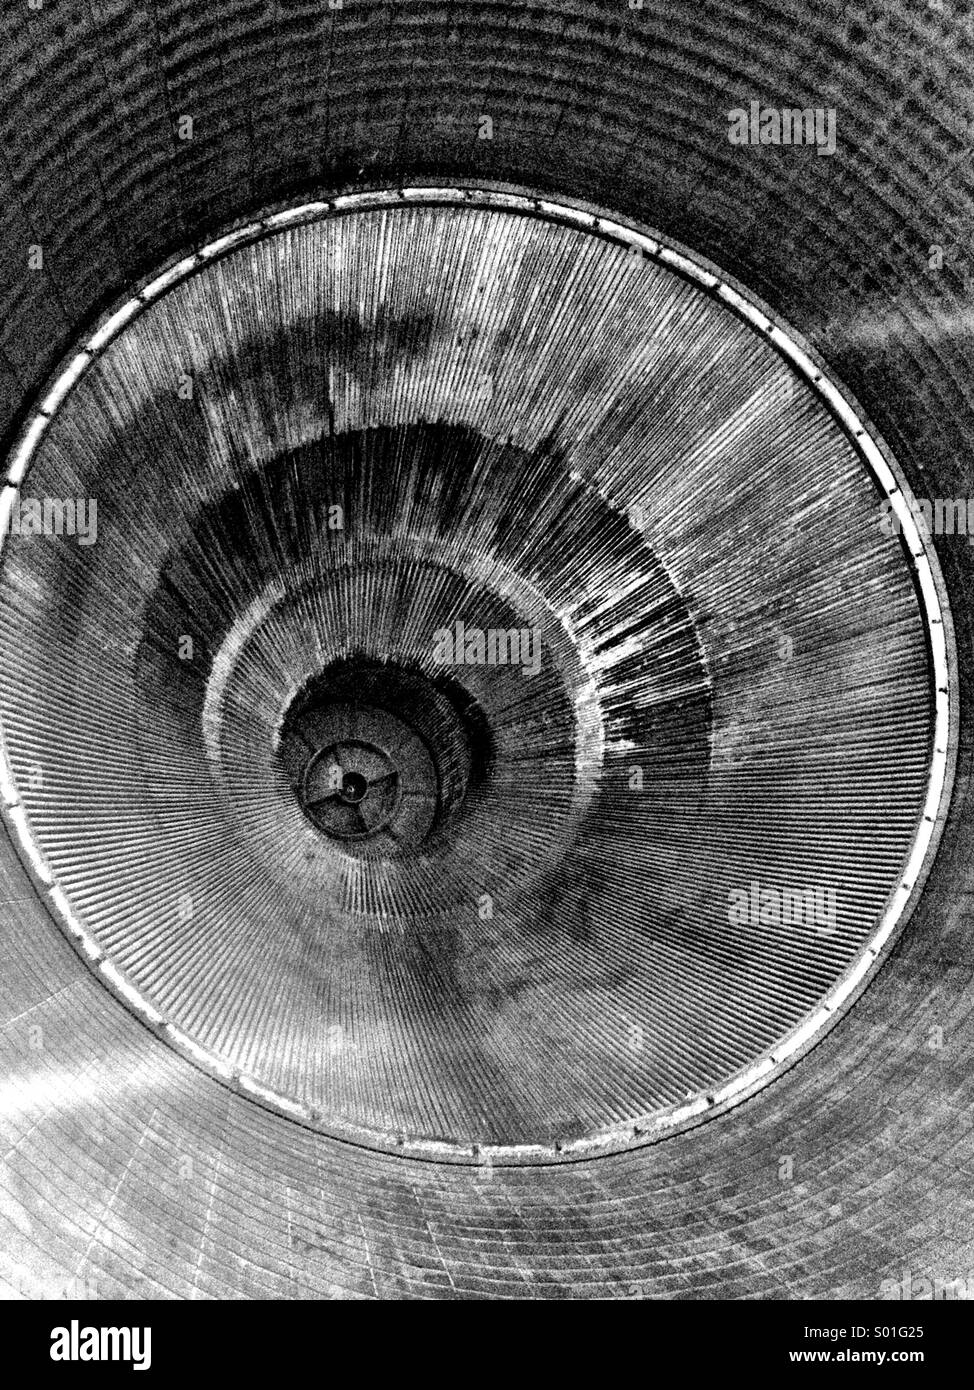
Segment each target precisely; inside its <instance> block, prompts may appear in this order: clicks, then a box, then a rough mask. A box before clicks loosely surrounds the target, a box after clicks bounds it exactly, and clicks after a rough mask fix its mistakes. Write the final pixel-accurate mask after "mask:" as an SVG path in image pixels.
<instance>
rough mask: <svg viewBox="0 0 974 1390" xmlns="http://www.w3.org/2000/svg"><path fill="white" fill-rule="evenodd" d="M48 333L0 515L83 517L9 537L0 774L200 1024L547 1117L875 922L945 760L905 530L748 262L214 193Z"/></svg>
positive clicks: (232, 1045)
mask: <svg viewBox="0 0 974 1390" xmlns="http://www.w3.org/2000/svg"><path fill="white" fill-rule="evenodd" d="M67 372H68V375H67V376H63V377H61V378H59V383H60V384H56V385H55V386H53V387H52V389H51V391H50V392H49V393H48V395H47V397H46V398H45V400H44V402H43V403H42V409H41V413H40V414H39V415H38V416H36V417H35V418H34V419H33V420H32V421H30V422H28V425H27V427H26V430H25V433H24V436H23V439H22V441H21V444H20V446H19V448H18V449H17V450H16V451H15V454H14V456H13V460H12V464H11V472H10V482H9V483H8V487H7V489H6V494H5V501H6V506H7V514H8V515H11V514H12V513H13V511H14V510H15V509H17V508H21V507H22V505H23V502H24V500H25V499H29V498H36V499H41V498H59V499H78V500H79V501H80V500H81V499H91V500H92V501H94V502H95V503H96V504H97V526H98V538H99V544H98V545H97V546H90V547H88V546H85V545H80V544H79V545H64V544H62V545H58V546H49V545H45V544H44V543H43V540H42V538H40V537H36V536H33V535H30V534H26V533H25V532H24V530H23V529H21V530H18V529H17V528H15V527H12V528H11V529H10V533H9V534H8V536H7V538H6V541H5V546H4V551H3V567H2V573H0V637H2V640H3V642H4V647H5V650H6V651H7V652H8V653H9V654H10V656H9V660H8V661H7V662H6V663H5V665H4V667H3V670H2V673H0V720H2V728H3V739H4V752H5V759H6V765H5V770H4V779H5V783H6V786H5V800H6V803H7V815H8V818H9V819H10V822H11V825H12V828H13V829H14V831H15V833H16V834H17V836H18V838H19V841H20V843H21V844H22V846H23V847H24V852H25V854H26V856H27V859H28V861H29V862H30V863H31V865H32V867H33V869H34V870H35V872H36V873H37V875H38V879H39V881H40V883H41V884H42V886H43V888H44V891H45V892H46V893H47V894H48V897H49V899H50V901H51V903H52V907H53V908H54V909H55V910H56V911H57V912H58V913H59V914H60V917H61V920H62V922H63V923H64V925H65V926H66V928H67V930H68V931H69V933H70V934H71V935H72V937H73V939H74V940H75V941H76V943H77V944H78V945H79V948H80V949H82V950H83V951H84V952H85V954H86V957H87V958H88V959H89V960H90V962H91V963H92V965H93V967H94V968H97V969H99V970H100V971H101V973H102V976H103V978H104V979H105V981H106V983H107V984H109V985H110V986H111V987H112V988H114V989H115V990H116V992H119V993H121V994H122V996H123V997H124V998H125V999H126V1001H127V1002H128V1004H129V1005H130V1007H133V1008H134V1009H136V1010H137V1011H138V1012H140V1013H141V1014H142V1016H143V1018H145V1019H146V1020H147V1021H148V1022H149V1023H150V1025H151V1026H153V1027H154V1028H156V1029H157V1030H159V1031H160V1032H161V1033H162V1034H163V1035H164V1036H165V1037H166V1038H167V1040H168V1041H169V1042H171V1043H172V1044H173V1045H175V1046H176V1047H177V1048H179V1049H180V1050H181V1051H183V1052H184V1053H185V1054H186V1055H188V1056H190V1057H192V1058H193V1060H194V1061H196V1062H197V1063H199V1064H200V1065H202V1066H204V1067H206V1068H207V1069H208V1070H210V1071H211V1072H212V1073H213V1074H215V1075H217V1076H219V1077H220V1078H221V1079H223V1080H224V1081H226V1082H227V1083H228V1084H230V1085H233V1086H235V1087H237V1088H242V1089H243V1090H244V1091H245V1092H246V1093H247V1094H248V1095H250V1096H251V1097H252V1098H253V1099H256V1100H258V1101H260V1102H262V1103H263V1104H265V1105H266V1106H269V1107H270V1108H273V1109H277V1110H279V1111H281V1112H283V1113H285V1114H288V1115H290V1116H292V1117H293V1118H295V1119H297V1120H299V1121H301V1122H302V1123H304V1124H305V1125H309V1126H313V1127H316V1128H320V1129H323V1130H325V1131H327V1132H328V1133H330V1134H332V1135H336V1136H338V1137H341V1138H347V1139H351V1140H354V1141H356V1142H358V1143H363V1144H366V1145H369V1146H371V1147H375V1148H378V1149H392V1150H396V1151H400V1152H407V1153H411V1154H414V1155H418V1156H425V1157H432V1158H442V1159H449V1160H459V1161H469V1160H470V1159H471V1158H472V1157H474V1156H482V1155H483V1154H484V1153H485V1152H489V1153H491V1154H493V1156H494V1157H495V1158H496V1160H497V1161H499V1162H507V1163H519V1162H530V1161H549V1160H557V1159H563V1158H569V1157H578V1156H581V1155H586V1154H593V1153H599V1152H602V1151H606V1150H612V1149H617V1148H621V1147H629V1146H631V1145H634V1144H640V1143H644V1142H647V1141H649V1140H651V1139H654V1138H657V1137H659V1136H660V1135H662V1134H665V1133H667V1132H669V1131H671V1130H672V1129H674V1128H675V1127H678V1126H680V1125H682V1124H685V1123H687V1122H689V1121H691V1120H694V1119H696V1118H699V1117H700V1116H701V1115H703V1114H706V1113H708V1112H711V1111H713V1112H716V1110H718V1109H719V1108H721V1107H722V1106H724V1105H726V1104H727V1103H730V1102H731V1101H733V1100H735V1099H739V1098H741V1097H743V1096H744V1095H746V1094H748V1093H749V1092H750V1090H752V1089H753V1088H754V1086H755V1085H757V1084H758V1083H760V1082H763V1081H765V1080H767V1079H769V1078H770V1077H771V1076H773V1075H774V1074H775V1073H776V1071H777V1070H778V1069H780V1067H781V1066H782V1065H783V1064H784V1063H785V1061H786V1060H787V1059H788V1058H789V1057H791V1056H793V1055H794V1053H795V1051H796V1049H797V1048H798V1047H800V1046H805V1045H807V1043H808V1042H809V1041H810V1040H811V1039H812V1038H813V1037H814V1036H815V1035H816V1033H817V1032H818V1030H819V1029H820V1028H821V1027H823V1026H825V1025H826V1024H827V1023H828V1022H829V1020H830V1017H831V1016H833V1015H834V1013H835V1012H836V1011H837V1009H838V1008H839V1007H840V1005H841V1004H842V1003H843V1001H845V1000H846V999H847V998H848V997H849V996H850V995H851V994H852V992H853V991H854V989H855V988H857V987H858V985H859V984H860V983H861V981H862V980H863V979H864V978H865V975H866V974H867V973H868V971H869V970H870V969H872V968H873V965H874V963H875V962H876V960H877V959H878V957H879V956H880V953H881V950H882V947H883V946H884V944H885V943H886V942H887V941H888V940H889V939H891V937H892V935H893V933H894V932H895V929H896V926H897V924H898V922H899V920H900V916H901V912H902V909H903V907H904V905H905V903H906V901H907V898H908V896H909V893H910V891H911V889H912V888H913V886H914V884H915V882H916V880H917V877H918V876H919V874H920V872H921V871H922V867H923V864H924V862H925V858H926V856H927V854H928V851H929V850H930V848H931V845H932V836H933V826H934V822H935V819H936V815H937V811H938V808H939V806H940V802H941V799H942V796H943V794H944V789H945V784H946V780H947V775H948V768H947V755H946V728H947V723H948V720H949V715H950V711H949V709H948V695H949V686H948V683H947V646H946V640H945V636H944V627H943V615H942V613H941V612H940V609H939V607H938V600H937V587H936V584H935V582H934V580H935V571H934V569H933V561H932V558H931V556H929V555H928V554H927V553H926V551H925V549H924V547H923V546H922V544H921V543H920V541H919V538H918V537H917V536H916V533H915V530H914V531H913V532H909V531H908V530H907V529H904V528H902V527H901V528H900V531H901V533H900V534H897V533H896V529H897V528H894V527H892V526H891V525H890V524H889V518H890V515H891V508H893V510H894V511H895V505H898V504H897V501H896V499H897V498H899V499H900V502H902V490H901V488H900V486H899V484H898V482H897V479H896V477H895V475H894V472H893V471H892V465H891V464H890V462H889V460H888V459H887V458H886V456H885V454H884V453H883V452H882V451H881V449H880V447H879V446H878V444H877V443H876V442H875V441H874V440H873V439H872V438H871V437H870V436H869V435H868V434H867V432H866V430H865V427H864V425H862V423H861V422H860V421H859V419H858V417H857V416H856V415H855V413H854V411H853V410H852V407H851V406H850V405H849V404H848V403H847V402H846V400H845V398H844V397H843V396H842V395H841V393H840V392H839V391H838V389H837V388H836V387H835V386H834V385H833V384H832V383H831V382H829V381H828V380H826V379H825V377H824V375H823V373H822V372H821V371H820V370H819V369H818V368H817V367H816V366H815V364H814V363H813V362H812V361H811V360H810V359H809V358H807V357H806V356H805V354H804V351H803V349H802V348H801V347H800V346H799V345H797V344H796V343H795V342H794V340H793V339H791V338H790V337H789V335H788V334H787V333H786V332H785V330H784V328H783V326H782V325H780V324H777V323H775V322H773V321H770V320H769V319H768V318H767V315H766V314H764V313H763V311H762V310H761V308H760V306H757V305H755V304H754V303H753V301H751V300H750V298H749V297H747V296H746V295H743V294H742V292H741V291H740V289H739V288H736V287H734V286H732V285H730V284H729V283H728V282H727V281H726V280H724V279H722V278H721V277H720V276H718V275H717V274H715V273H713V272H712V271H711V270H710V269H709V268H706V267H702V266H701V265H700V264H699V263H697V262H696V261H694V260H693V259H692V258H690V257H688V255H687V254H686V253H684V252H683V251H682V250H681V249H679V248H673V247H670V246H667V245H662V244H661V243H660V242H659V240H658V239H656V238H653V237H649V236H646V235H643V234H641V233H639V232H637V231H635V230H630V229H627V228H625V227H622V226H621V225H619V224H617V223H613V222H611V221H609V220H608V219H606V218H604V217H596V216H594V215H591V214H589V213H584V214H583V213H581V212H580V211H579V210H577V209H573V208H569V207H560V206H556V205H554V204H548V203H545V204H542V203H540V202H539V201H538V200H536V199H533V198H530V197H526V196H522V195H518V194H506V195H500V194H494V195H491V194H487V193H478V192H476V191H475V190H471V189H464V190H447V189H439V190H437V189H430V190H427V191H426V192H423V191H421V190H411V191H409V193H408V196H407V194H406V193H405V192H404V191H403V190H397V191H395V192H390V193H389V194H375V195H366V196H363V197H361V198H358V199H355V198H347V199H339V200H336V201H334V202H332V203H329V204H322V205H319V206H316V207H313V208H306V209H304V210H303V211H296V212H292V213H283V214H281V215H279V216H278V217H276V218H270V219H266V220H265V221H263V222H261V223H259V224H252V225H250V226H247V227H244V228H241V229H240V230H239V231H237V232H236V233H234V234H231V235H229V236H227V237H224V238H221V240H220V242H219V243H217V244H216V245H215V246H213V247H211V248H208V249H206V250H204V251H202V252H201V253H198V254H196V255H194V256H193V257H191V258H189V259H188V260H185V261H183V262H179V263H177V264H176V265H175V267H173V268H172V269H171V270H167V271H165V272H163V273H162V274H161V275H160V276H158V277H156V279H155V280H154V281H153V282H152V283H151V284H149V285H148V286H146V287H144V288H143V290H142V292H141V293H140V295H139V296H137V297H135V298H133V299H131V300H130V301H128V303H127V304H126V305H125V306H122V307H121V308H120V309H119V310H117V311H115V312H114V313H113V314H112V315H110V316H109V319H108V323H107V326H106V327H104V328H103V329H100V330H99V331H98V332H97V333H96V334H95V336H94V338H92V339H90V340H89V342H88V344H87V345H86V346H84V347H83V348H82V349H81V350H79V352H78V353H77V354H76V355H75V356H74V357H73V358H72V359H71V364H69V366H68V368H67ZM908 515H909V513H908V511H904V516H906V517H908ZM28 529H29V528H28Z"/></svg>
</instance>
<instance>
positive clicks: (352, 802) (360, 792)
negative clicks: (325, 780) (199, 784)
mask: <svg viewBox="0 0 974 1390" xmlns="http://www.w3.org/2000/svg"><path fill="white" fill-rule="evenodd" d="M392 775H395V774H392ZM368 790H369V782H368V778H366V777H363V776H362V774H361V772H345V773H343V774H342V787H341V791H340V792H339V793H338V794H339V796H340V797H341V799H342V800H343V801H344V802H346V803H347V804H348V805H349V806H357V805H358V803H359V802H360V801H361V800H362V799H363V798H364V796H365V794H366V792H367V791H368Z"/></svg>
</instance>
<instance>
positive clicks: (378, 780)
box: [278, 657, 489, 858]
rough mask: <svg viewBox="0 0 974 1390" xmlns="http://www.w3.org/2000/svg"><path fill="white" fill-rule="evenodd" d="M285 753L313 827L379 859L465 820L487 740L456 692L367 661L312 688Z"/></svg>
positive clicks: (292, 723)
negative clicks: (464, 808)
mask: <svg viewBox="0 0 974 1390" xmlns="http://www.w3.org/2000/svg"><path fill="white" fill-rule="evenodd" d="M278 753H279V756H280V758H281V761H282V763H283V765H284V770H285V772H286V775H287V777H288V780H289V781H290V783H291V786H292V787H293V788H294V791H295V794H296V796H297V798H298V801H299V803H300V805H301V808H302V810H303V811H304V813H305V815H306V816H307V817H308V819H309V820H310V821H311V823H312V824H313V825H314V826H315V828H316V829H317V830H319V831H320V832H321V833H322V834H323V835H325V836H326V837H327V838H328V839H329V840H332V841H334V842H336V843H338V844H340V845H341V848H342V849H343V850H344V851H345V852H346V853H348V854H353V855H355V856H357V857H368V858H382V857H389V856H393V855H397V854H402V853H403V852H406V851H409V850H417V849H419V847H420V846H422V845H425V844H426V843H427V842H428V841H429V840H430V839H431V838H432V837H434V836H435V835H436V833H437V832H438V831H439V830H440V829H442V828H443V827H444V826H445V825H446V824H447V823H448V822H449V821H450V820H451V819H452V818H453V817H454V816H455V815H456V814H458V812H459V810H460V807H461V806H462V805H463V803H464V800H465V798H466V796H467V793H468V790H469V789H470V786H471V783H472V782H473V783H477V782H478V781H479V780H480V779H481V778H482V776H483V775H484V773H485V771H486V768H487V765H488V763H489V738H488V737H487V735H486V730H485V728H484V727H483V724H482V717H480V716H479V711H478V707H477V706H476V705H475V703H474V702H473V701H472V700H471V699H470V697H469V696H467V695H466V694H465V692H464V691H463V690H462V689H461V688H460V687H459V686H456V685H455V683H452V682H449V681H440V680H435V679H433V678H431V677H430V676H428V675H426V674H425V673H423V672H421V671H418V670H413V669H408V668H405V667H400V666H397V665H395V664H394V663H390V662H379V661H374V660H372V659H370V658H365V657H360V658H349V659H344V660H342V661H340V662H335V663H333V664H332V665H331V666H330V667H329V668H327V669H326V670H325V671H324V672H322V674H321V675H320V676H317V677H315V678H313V679H312V680H310V681H308V683H307V684H306V686H305V687H304V689H303V690H302V691H301V692H300V693H299V695H298V696H297V697H296V699H295V700H294V701H293V702H292V704H291V707H290V709H289V710H288V711H287V714H286V716H285V719H284V723H283V726H282V729H281V734H280V742H279V746H278Z"/></svg>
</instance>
